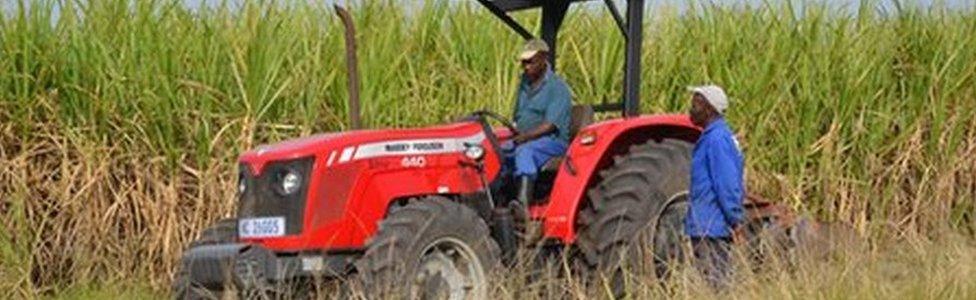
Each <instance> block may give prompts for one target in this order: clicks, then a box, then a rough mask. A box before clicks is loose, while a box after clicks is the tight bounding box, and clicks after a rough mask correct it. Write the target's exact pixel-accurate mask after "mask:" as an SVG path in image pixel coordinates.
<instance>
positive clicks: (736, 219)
mask: <svg viewBox="0 0 976 300" xmlns="http://www.w3.org/2000/svg"><path fill="white" fill-rule="evenodd" d="M690 91H691V92H692V105H691V112H690V115H691V121H692V123H694V124H695V125H696V126H699V127H701V128H702V129H703V131H702V133H701V136H700V137H699V139H698V143H697V144H696V145H695V148H694V150H693V152H692V158H691V187H690V188H689V192H690V200H691V202H690V203H691V205H690V206H689V208H688V215H687V217H686V218H685V233H687V234H688V236H689V237H690V238H691V243H692V249H693V251H694V255H695V267H696V268H698V270H699V271H700V272H701V273H702V274H703V275H704V276H705V279H706V280H707V281H708V283H709V284H710V285H711V286H712V287H713V288H716V289H722V288H725V287H726V286H727V283H728V282H727V281H728V277H729V276H730V275H731V265H730V257H729V255H730V253H729V252H730V250H731V249H730V248H731V243H732V238H733V236H734V235H735V232H736V230H737V229H738V226H739V225H740V224H742V221H743V218H744V216H743V211H744V210H743V206H742V201H743V196H744V194H745V193H744V184H743V176H742V174H743V173H742V170H743V156H742V152H741V151H740V149H739V142H738V141H737V140H736V139H735V136H734V135H733V134H732V130H731V129H730V128H729V125H728V124H727V123H726V122H725V118H724V117H723V113H724V112H725V109H726V108H728V97H726V95H725V91H723V90H722V88H720V87H718V86H714V85H708V86H700V87H692V88H690Z"/></svg>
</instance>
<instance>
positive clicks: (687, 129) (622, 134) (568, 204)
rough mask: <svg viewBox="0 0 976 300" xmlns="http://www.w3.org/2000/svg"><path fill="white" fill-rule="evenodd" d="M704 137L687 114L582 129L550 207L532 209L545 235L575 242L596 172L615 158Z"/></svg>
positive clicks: (617, 121)
mask: <svg viewBox="0 0 976 300" xmlns="http://www.w3.org/2000/svg"><path fill="white" fill-rule="evenodd" d="M700 134H701V129H700V128H698V127H697V126H695V125H694V124H692V123H691V120H690V119H689V118H688V115H684V114H664V115H645V116H640V117H635V118H626V119H613V120H608V121H604V122H600V123H596V124H592V125H590V126H587V127H586V128H584V129H582V130H580V132H579V134H577V135H576V138H575V139H573V141H572V143H570V146H569V149H568V150H567V152H566V159H564V160H563V161H562V163H561V164H560V166H559V173H558V175H556V181H555V183H554V185H553V190H552V192H551V194H550V197H549V201H548V204H547V205H544V206H538V207H534V208H533V209H532V215H533V217H534V218H536V219H542V220H543V224H544V228H545V230H544V232H543V236H544V237H545V238H550V239H557V240H560V241H562V242H563V243H566V244H571V243H573V242H574V241H575V239H576V231H575V230H576V226H575V225H576V212H577V211H579V208H580V204H581V203H582V202H583V201H584V199H585V196H586V190H587V189H588V188H589V187H590V186H591V185H592V183H593V181H594V180H595V179H596V178H597V176H596V172H598V171H600V170H602V169H603V168H604V167H606V166H608V165H610V164H611V163H612V161H613V157H614V156H616V155H619V154H623V153H626V152H627V150H628V149H629V148H630V146H631V145H635V144H640V143H643V142H645V141H647V140H650V139H659V138H665V137H668V138H679V139H683V140H686V141H689V142H694V141H696V140H697V139H698V135H700ZM589 139H595V140H593V141H592V142H591V141H588V140H589ZM584 143H585V144H584Z"/></svg>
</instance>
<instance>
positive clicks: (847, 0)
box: [0, 0, 976, 16]
mask: <svg viewBox="0 0 976 300" xmlns="http://www.w3.org/2000/svg"><path fill="white" fill-rule="evenodd" d="M21 1H24V2H26V3H30V2H32V1H37V0H0V2H2V3H3V4H2V5H0V9H2V10H3V12H4V13H6V14H10V13H11V12H12V11H14V10H15V9H16V7H17V5H18V3H19V2H21ZM61 1H86V0H57V2H61ZM182 1H183V2H184V3H185V4H186V6H187V7H190V8H197V7H200V6H201V5H208V6H215V5H217V4H219V3H222V2H224V1H229V2H231V3H243V2H245V1H249V0H182ZM251 1H253V0H251ZM293 1H303V0H293ZM311 1H315V0H311ZM319 1H321V2H322V3H325V4H332V3H337V2H338V3H342V4H346V3H350V2H361V1H370V0H319ZM393 1H399V2H402V3H404V6H405V7H410V5H414V6H419V4H418V3H423V2H422V0H421V1H418V0H393ZM429 1H439V0H429ZM447 1H448V2H451V3H461V2H465V1H469V2H475V0H447ZM613 1H614V2H616V3H617V6H618V7H620V8H621V9H622V8H623V5H624V2H625V1H624V0H613ZM645 1H646V6H647V8H648V9H649V10H650V11H651V13H653V11H654V9H655V8H656V7H662V6H667V7H674V8H677V9H678V11H684V10H685V9H687V7H689V5H691V3H702V2H706V3H707V2H711V3H716V4H719V5H734V6H741V5H749V6H758V5H761V4H762V3H764V2H769V3H773V4H777V3H785V2H786V1H793V2H794V3H821V2H825V3H827V4H828V5H830V6H832V7H834V8H837V9H838V10H840V11H848V12H856V11H858V9H859V6H860V4H861V3H862V2H870V3H877V8H879V9H884V10H885V11H893V8H894V7H895V3H896V2H901V3H913V4H915V5H918V6H921V7H933V6H935V7H941V6H945V7H948V8H951V9H974V8H976V0H867V1H865V0H704V1H702V0H645ZM584 7H592V8H602V7H603V1H590V2H588V3H586V4H584ZM56 15H58V12H57V11H56V12H55V16H56Z"/></svg>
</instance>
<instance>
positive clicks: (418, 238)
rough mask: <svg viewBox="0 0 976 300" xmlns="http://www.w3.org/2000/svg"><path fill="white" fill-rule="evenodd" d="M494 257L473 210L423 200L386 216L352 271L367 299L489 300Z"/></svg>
mask: <svg viewBox="0 0 976 300" xmlns="http://www.w3.org/2000/svg"><path fill="white" fill-rule="evenodd" d="M499 252H500V251H499V249H498V245H497V244H496V243H495V241H494V240H493V239H492V238H491V234H490V232H489V230H488V225H487V224H485V222H484V221H483V220H482V219H481V218H480V217H478V214H477V213H476V212H475V211H474V210H472V209H471V208H468V207H467V206H464V205H462V204H459V203H456V202H453V201H451V200H450V199H447V198H443V197H426V198H422V199H419V200H416V201H413V202H411V203H409V204H407V205H405V206H402V207H397V208H395V209H393V210H392V211H391V212H390V213H389V215H388V216H387V217H386V219H385V220H383V222H381V223H380V228H379V231H378V232H377V233H376V236H375V237H374V238H373V239H372V240H370V242H369V244H368V246H367V250H366V253H365V254H364V255H363V258H362V259H361V260H360V261H359V262H358V264H357V269H358V271H359V275H360V278H361V283H362V285H363V286H362V287H363V290H364V292H365V293H366V294H367V296H369V298H376V299H387V298H391V297H392V298H407V299H418V298H422V299H488V275H489V274H490V273H491V271H492V270H493V269H494V268H495V267H496V266H497V265H498V264H499Z"/></svg>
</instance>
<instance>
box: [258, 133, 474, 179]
mask: <svg viewBox="0 0 976 300" xmlns="http://www.w3.org/2000/svg"><path fill="white" fill-rule="evenodd" d="M482 130H483V129H482V127H481V125H480V124H478V123H475V122H461V123H454V124H447V125H440V126H432V127H425V128H411V129H386V130H357V131H345V132H333V133H323V134H317V135H312V136H308V137H303V138H298V139H293V140H287V141H282V142H278V143H274V144H267V145H261V146H258V147H257V148H255V149H252V150H249V151H247V152H245V153H243V154H241V156H240V159H239V162H240V163H242V164H247V165H249V166H250V167H251V171H252V172H254V173H261V170H262V169H263V168H264V166H265V165H266V164H267V163H269V162H273V161H286V160H293V159H298V158H303V157H310V156H316V157H318V158H323V159H328V160H329V162H330V164H331V162H332V161H333V160H335V161H339V160H340V159H343V158H345V159H355V158H362V157H367V156H369V157H373V156H383V155H384V152H383V151H384V149H385V146H386V145H387V144H391V143H398V142H400V143H403V142H410V143H421V142H424V141H429V142H441V141H443V142H447V143H449V144H451V145H450V146H452V147H450V149H455V148H454V147H453V146H454V145H453V144H455V143H453V142H454V141H458V143H460V142H463V141H467V140H468V139H471V138H472V137H474V138H475V139H476V140H480V139H483V138H484V135H483V134H482V133H483V132H482ZM444 150H448V149H444ZM408 152H411V151H408ZM391 154H393V153H391ZM398 154H401V155H402V154H404V153H398Z"/></svg>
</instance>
